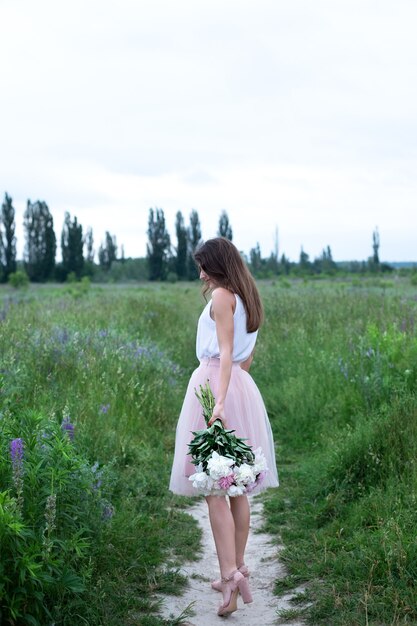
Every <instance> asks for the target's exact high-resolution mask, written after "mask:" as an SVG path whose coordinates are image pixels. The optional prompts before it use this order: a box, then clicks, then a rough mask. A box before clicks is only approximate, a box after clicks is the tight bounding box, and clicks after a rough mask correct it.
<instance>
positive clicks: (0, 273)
mask: <svg viewBox="0 0 417 626" xmlns="http://www.w3.org/2000/svg"><path fill="white" fill-rule="evenodd" d="M3 229H4V233H3V232H2V230H3ZM15 271H16V237H15V210H14V208H13V204H12V199H11V197H10V196H8V195H7V193H6V194H5V196H4V202H3V204H2V207H1V216H0V277H1V279H2V280H3V281H7V279H8V278H9V276H10V274H12V272H15Z"/></svg>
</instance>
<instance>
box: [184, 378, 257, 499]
mask: <svg viewBox="0 0 417 626" xmlns="http://www.w3.org/2000/svg"><path fill="white" fill-rule="evenodd" d="M195 393H196V396H197V398H198V399H199V401H200V404H201V405H202V407H203V417H204V420H205V422H206V425H207V428H205V429H204V430H199V431H197V432H193V435H194V439H193V440H192V441H191V443H189V444H188V447H189V449H190V451H189V454H190V455H191V457H192V463H193V464H194V465H195V466H196V472H195V474H192V476H190V477H189V480H190V481H191V482H192V483H193V487H195V488H196V489H197V490H198V491H199V492H200V493H202V494H203V495H205V496H213V495H217V496H224V495H228V496H231V497H233V496H241V495H243V494H245V493H250V492H251V491H253V489H255V487H256V486H257V485H259V484H260V483H261V481H262V480H263V479H264V477H265V475H266V473H267V471H268V468H267V464H266V459H265V457H264V455H263V453H262V449H261V448H257V449H256V450H255V451H253V450H252V448H251V446H249V445H248V444H247V443H245V440H244V439H241V438H239V437H236V435H234V434H233V433H234V432H235V431H234V430H227V429H226V428H224V426H223V423H222V421H221V420H220V419H218V420H216V421H215V422H214V423H213V424H212V425H211V426H210V427H209V426H208V422H209V420H210V418H211V416H212V415H213V409H214V405H215V399H214V396H213V392H212V391H211V389H210V385H209V382H208V381H207V383H206V385H205V386H204V387H203V386H202V385H200V393H198V392H197V390H195Z"/></svg>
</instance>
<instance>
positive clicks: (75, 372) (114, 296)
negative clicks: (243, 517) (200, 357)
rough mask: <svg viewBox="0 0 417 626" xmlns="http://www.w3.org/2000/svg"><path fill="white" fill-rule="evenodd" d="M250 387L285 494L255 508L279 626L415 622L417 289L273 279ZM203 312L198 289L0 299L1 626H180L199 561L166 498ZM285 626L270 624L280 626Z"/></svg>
mask: <svg viewBox="0 0 417 626" xmlns="http://www.w3.org/2000/svg"><path fill="white" fill-rule="evenodd" d="M260 288H261V292H262V295H263V298H264V303H265V310H266V320H265V324H264V326H263V328H262V330H261V331H260V334H259V340H258V344H257V350H256V354H255V359H254V363H253V366H252V369H251V374H252V375H253V377H254V379H255V380H256V382H257V384H258V386H259V388H260V390H261V392H262V395H263V397H264V399H265V403H266V406H267V409H268V413H269V415H270V419H271V424H272V427H273V430H274V436H275V439H276V443H277V463H278V468H279V472H280V483H281V484H280V487H279V488H278V489H276V490H271V491H269V492H267V493H266V494H265V495H262V496H261V497H262V498H263V500H264V505H265V528H266V529H267V530H268V532H270V533H271V534H272V535H274V536H275V537H276V538H277V542H280V541H281V540H282V541H283V543H284V545H285V549H284V551H283V552H281V554H280V557H281V559H282V560H283V561H284V563H285V565H286V567H287V573H288V574H287V576H286V577H285V578H283V579H280V580H279V581H276V593H277V594H281V593H284V592H286V591H287V590H288V589H291V588H295V587H297V586H298V585H299V584H300V583H302V584H303V586H304V587H305V592H304V593H302V594H299V595H298V596H296V598H295V602H294V606H293V608H291V609H287V610H286V611H285V612H284V613H283V614H282V615H281V618H282V619H286V620H289V619H290V618H293V617H302V618H303V619H304V620H305V621H306V623H310V624H323V625H326V626H328V625H329V624H332V626H339V625H345V626H354V625H356V624H357V625H363V624H368V625H370V626H372V625H373V626H377V625H378V626H381V625H391V624H393V625H394V624H417V608H416V607H417V605H416V602H415V598H416V596H417V589H416V580H417V558H416V557H417V539H416V537H417V533H416V529H417V522H416V517H415V511H416V493H417V492H416V485H417V467H416V458H417V399H416V393H415V390H416V382H417V321H416V320H417V317H416V316H417V291H416V288H415V286H413V285H412V284H411V283H409V282H408V280H406V279H398V280H392V281H390V282H387V281H385V282H381V281H379V280H378V279H375V278H374V279H364V280H363V281H361V282H356V283H355V282H352V281H350V280H348V279H346V280H344V279H341V278H339V279H337V280H333V281H332V280H330V279H329V280H294V281H289V280H285V281H281V280H279V279H278V280H276V281H265V282H264V283H260ZM203 303H204V301H203V300H202V296H201V292H200V287H199V286H198V285H196V284H193V283H177V284H173V285H167V284H151V285H145V284H137V285H126V286H120V285H105V286H95V285H91V286H90V285H88V284H87V283H85V284H84V285H82V286H78V285H71V286H65V285H64V286H53V285H44V286H37V287H36V286H30V287H29V288H26V289H21V290H12V289H11V288H9V287H4V288H2V290H1V291H0V555H1V560H0V623H1V624H5V625H9V626H17V625H19V626H20V625H22V626H26V625H30V626H53V625H54V626H62V625H71V626H78V625H90V626H101V625H103V626H116V625H117V626H119V625H120V624H123V625H124V626H129V625H132V626H133V625H143V626H156V625H161V626H162V625H165V626H174V625H175V624H178V625H179V624H181V623H182V622H183V621H184V619H183V617H181V616H176V617H175V618H173V619H172V620H170V621H167V620H164V619H162V617H161V616H160V614H159V610H158V607H159V603H160V596H161V594H170V593H181V590H182V589H183V588H184V586H185V585H186V584H187V581H186V579H185V578H184V577H183V576H182V575H181V570H180V567H181V563H182V562H183V561H184V559H192V558H198V555H199V546H200V532H199V529H198V528H197V526H196V523H195V522H194V521H193V519H192V518H191V517H190V516H189V515H188V514H187V506H188V505H189V503H190V500H187V499H186V498H180V497H176V496H174V495H173V494H171V493H170V492H169V491H168V482H169V474H170V468H171V462H172V456H173V446H174V437H175V425H176V421H177V417H178V413H179V410H180V407H181V403H182V398H183V395H184V392H185V387H186V384H187V382H188V378H189V375H190V373H191V372H192V370H193V369H194V367H196V365H197V363H196V357H195V344H194V342H195V328H196V322H197V318H198V315H199V312H200V311H201V308H202V305H203ZM278 617H279V616H277V619H278Z"/></svg>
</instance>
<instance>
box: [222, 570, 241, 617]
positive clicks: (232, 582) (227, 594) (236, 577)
mask: <svg viewBox="0 0 417 626" xmlns="http://www.w3.org/2000/svg"><path fill="white" fill-rule="evenodd" d="M244 580H245V577H244V576H243V574H241V573H240V572H239V571H238V570H237V569H236V570H235V571H234V572H232V573H231V574H229V576H226V577H225V578H222V580H221V587H222V592H223V600H224V602H223V604H222V605H221V606H220V607H219V610H218V611H217V615H219V616H220V617H223V616H225V615H230V613H234V612H235V611H236V610H237V597H238V595H239V591H240V587H241V586H242V581H244Z"/></svg>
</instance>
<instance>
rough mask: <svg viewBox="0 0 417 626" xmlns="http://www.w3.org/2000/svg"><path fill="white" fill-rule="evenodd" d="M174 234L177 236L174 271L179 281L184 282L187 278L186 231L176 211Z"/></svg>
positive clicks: (179, 213)
mask: <svg viewBox="0 0 417 626" xmlns="http://www.w3.org/2000/svg"><path fill="white" fill-rule="evenodd" d="M175 232H176V235H177V256H176V258H175V271H176V273H177V276H178V278H179V279H180V280H185V279H186V278H187V229H186V228H185V224H184V217H183V215H182V213H181V211H178V213H177V215H176V221H175Z"/></svg>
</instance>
